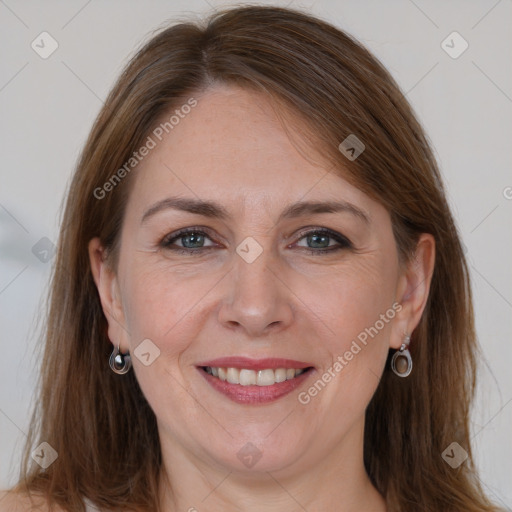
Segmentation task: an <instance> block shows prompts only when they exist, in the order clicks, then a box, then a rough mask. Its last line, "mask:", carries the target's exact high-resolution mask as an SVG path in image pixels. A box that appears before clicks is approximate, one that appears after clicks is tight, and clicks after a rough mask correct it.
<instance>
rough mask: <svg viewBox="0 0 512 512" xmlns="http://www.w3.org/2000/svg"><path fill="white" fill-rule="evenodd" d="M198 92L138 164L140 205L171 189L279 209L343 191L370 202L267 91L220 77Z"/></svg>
mask: <svg viewBox="0 0 512 512" xmlns="http://www.w3.org/2000/svg"><path fill="white" fill-rule="evenodd" d="M194 99H195V100H196V101H197V105H196V106H195V107H193V108H192V109H190V110H189V109H186V110H187V111H188V113H187V114H183V113H182V115H181V116H180V118H179V121H178V123H177V124H173V127H172V129H169V128H168V129H169V133H164V135H163V137H162V140H161V141H159V140H157V139H155V140H156V142H157V143H156V146H155V147H154V148H153V149H152V150H151V152H150V153H149V155H148V156H146V157H145V158H144V160H143V161H142V163H141V164H140V165H139V166H138V168H137V171H136V176H135V183H134V188H133V189H132V194H131V196H132V197H131V199H130V202H131V203H133V204H134V205H135V206H139V207H140V208H142V207H143V205H147V204H148V202H151V201H155V200H158V199H163V198H164V197H165V196H166V195H184V196H186V197H194V196H195V197H197V198H201V199H203V198H211V199H216V201H217V202H222V203H224V204H226V205H227V207H228V208H230V207H233V208H236V206H237V205H238V204H242V203H243V205H244V206H251V205H253V206H254V207H255V208H274V207H280V208H281V209H282V208H283V207H284V206H285V204H286V203H290V202H292V201H298V200H301V199H308V200H313V199H320V198H321V199H323V200H327V199H333V200H334V199H340V195H341V197H342V198H343V199H345V200H347V201H352V202H358V203H359V204H360V205H362V206H363V207H364V206H366V207H367V208H369V207H370V206H371V204H370V202H369V201H370V199H369V198H368V197H367V196H366V195H365V194H363V192H361V191H360V190H359V189H357V188H356V187H354V186H353V185H351V184H349V183H348V182H347V181H346V180H344V179H342V178H341V177H340V175H339V174H340V173H339V170H337V171H335V170H334V169H333V168H332V166H331V165H330V164H328V163H327V160H326V159H324V158H323V157H322V154H321V152H320V150H319V149H318V148H315V147H313V146H312V145H311V144H307V143H305V141H304V138H303V136H302V135H301V133H302V129H303V123H302V125H301V124H300V121H298V119H293V118H289V119H287V120H286V122H285V125H283V122H282V119H280V117H278V115H277V114H276V111H275V110H274V108H273V104H272V103H270V102H269V100H268V99H266V98H265V97H264V96H263V95H261V94H259V93H256V92H254V91H250V90H246V89H241V88H237V87H228V86H225V85H222V86H216V87H214V88H212V89H209V90H207V91H206V92H205V93H202V94H198V95H194ZM185 101H186V100H185ZM177 108H178V110H179V107H177ZM174 110H176V109H174ZM174 110H173V111H174ZM173 111H171V112H169V113H168V114H166V115H165V116H164V117H163V118H162V121H163V122H165V121H166V120H168V119H169V117H170V115H171V114H172V112H173ZM176 120H177V118H176V119H175V121H176Z"/></svg>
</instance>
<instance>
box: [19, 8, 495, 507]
mask: <svg viewBox="0 0 512 512" xmlns="http://www.w3.org/2000/svg"><path fill="white" fill-rule="evenodd" d="M212 84H228V85H236V86H239V87H246V88H251V89H252V90H257V91H259V92H262V93H264V94H265V95H267V97H268V98H269V99H272V101H275V102H277V103H278V104H280V105H282V106H284V107H285V108H286V109H288V110H289V111H290V112H293V113H295V114H296V115H298V116H300V117H301V119H302V120H303V126H304V127H305V128H307V129H308V130H309V133H312V134H314V141H313V142H314V143H315V144H316V145H317V147H318V148H322V152H323V153H322V155H323V157H325V161H326V162H329V163H330V164H332V166H333V168H334V172H339V173H340V175H343V177H344V178H345V179H348V180H349V181H350V182H351V183H353V184H354V185H355V186H357V187H358V188H359V189H361V190H362V191H364V192H365V193H367V194H368V195H369V196H370V197H372V198H373V199H375V200H376V201H378V202H379V203H381V204H382V205H383V206H384V207H385V208H386V209H387V211H388V212H389V214H390V217H391V221H392V226H393V234H394V237H395V240H396V246H397V250H398V254H399V256H400V261H401V262H408V261H410V258H411V257H412V255H413V254H414V249H415V247H416V242H417V241H418V237H419V235H420V234H421V233H430V234H432V235H433V237H434V238H435V242H436V250H437V253H436V262H435V269H434V272H433V276H432V281H431V286H430V295H429V298H428V302H427V304H426V307H425V310H424V312H423V315H422V318H421V320H420V323H419V325H418V327H417V328H416V329H415V331H414V332H413V335H412V339H411V344H410V350H411V354H412V358H413V361H414V370H413V372H412V373H411V375H410V376H409V377H408V378H405V379H401V378H398V377H397V376H396V375H394V374H393V373H392V372H391V371H390V369H389V364H387V365H386V369H385V370H384V373H383V375H382V378H381V380H380V383H379V385H378V388H377V390H376V392H375V394H374V396H373V398H372V400H371V402H370V404H369V406H368V408H367V410H366V418H365V437H364V463H365V467H366V470H367V472H368V475H369V477H370V479H371V481H372V482H373V484H374V485H375V487H376V488H377V489H378V490H379V491H380V492H381V493H382V495H383V496H384V497H385V500H386V503H387V506H388V510H389V511H390V512H399V511H401V512H434V511H435V512H440V511H442V512H446V511H460V512H462V511H464V512H476V511H493V510H497V509H496V508H495V507H494V506H493V505H492V504H491V503H490V502H489V501H488V499H487V498H486V497H485V494H484V492H483V491H482V486H481V484H480V483H479V479H478V477H477V473H476V470H475V467H474V463H473V461H472V456H471V445H470V432H469V412H470V403H471V401H472V398H473V395H474V389H475V375H476V357H477V353H478V352H477V350H478V346H477V342H476V337H475V329H474V313H473V306H472V296H471V286H470V280H469V272H468V267H467V263H466V260H465V257H464V252H463V250H462V248H461V242H460V238H459V234H458V230H457V227H456V225H455V223H454V220H453V217H452V215H451V212H450V210H449V207H448V203H447V200H446V196H445V191H444V186H443V183H442V179H441V176H440V173H439V170H438V166H437V164H436V161H435V158H434V156H433V152H432V149H431V147H430V143H429V141H428V140H427V138H426V136H425V134H424V132H423V129H422V128H421V126H420V124H419V123H418V121H417V119H416V118H415V115H414V113H413V111H412V109H411V107H410V105H409V104H408V102H407V100H406V98H405V97H404V94H403V93H402V92H401V91H400V89H399V87H398V85H397V84H396V83H395V81H394V80H393V78H392V77H391V76H390V74H389V73H388V72H387V71H386V69H385V68H384V67H383V65H382V64H380V62H379V61H378V60H377V59H376V58H375V57H374V56H372V55H371V54H370V53H369V52H368V50H366V49H365V48H364V47H363V46H362V45H361V44H360V43H358V42H357V41H355V40H354V39H353V38H352V37H351V36H350V35H348V34H346V33H345V32H343V31H341V30H340V29H338V28H335V27H334V26H332V25H331V24H329V23H327V22H325V21H323V20H320V19H318V18H316V17H313V16H311V15H309V14H306V13H304V12H301V11H299V10H292V9H287V8H279V7H263V6H243V7H237V8H232V9H227V10H223V11H218V12H214V13H213V14H211V15H210V16H209V17H208V18H207V19H206V20H205V21H195V20H188V21H183V22H179V23H177V24H174V25H172V26H168V27H167V28H164V29H162V30H160V31H159V32H157V33H156V35H152V37H151V38H150V39H149V41H148V42H146V43H145V44H144V45H143V46H142V47H141V48H140V49H139V50H138V51H137V52H136V54H135V56H134V57H133V58H132V59H131V60H130V62H129V63H128V64H127V66H126V68H125V69H124V71H123V72H122V74H121V76H120V77H119V79H118V81H117V83H116V84H115V86H114V88H113V90H112V91H111V92H110V94H109V96H108V98H107V100H106V101H105V104H104V105H103V107H102V109H101V111H100V113H99V115H98V117H97V119H96V121H95V123H94V126H93V128H92V131H91V133H90V135H89V137H88V140H87V142H86V144H85V147H84V149H83V152H82V154H81V156H80V159H79V162H78V165H77V168H76V170H75V172H74V175H73V178H72V181H71V183H70V187H69V191H68V195H67V200H66V203H65V210H64V215H63V220H62V225H61V231H60V236H59V241H58V248H57V254H56V259H55V262H54V268H53V273H52V276H51V288H50V293H49V296H48V303H47V311H46V317H45V318H46V322H45V329H44V337H45V339H44V355H43V356H42V368H41V373H40V383H39V386H38V395H37V400H36V401H35V406H34V411H33V416H32V423H31V429H30V433H29V436H28V439H27V445H26V450H25V454H24V458H23V461H22V466H21V472H20V478H19V481H18V483H17V484H16V487H15V488H14V490H17V491H20V492H28V493H29V494H30V493H36V494H41V493H42V494H43V495H44V496H46V497H47V499H48V502H49V503H50V504H52V505H53V504H56V505H60V506H61V507H63V508H64V509H65V510H69V511H73V512H74V511H83V510H84V505H83V498H84V497H87V498H88V499H89V500H91V502H93V503H94V504H96V505H97V506H99V507H101V508H102V509H104V510H135V511H158V510H159V504H158V495H159V489H158V480H159V474H160V469H161V453H160V444H159V438H158V430H157V425H156V419H155V415H154V413H153V411H152V410H151V408H150V406H149V404H148V403H147V401H146V399H145V397H144V396H143V393H142V391H141V389H140V387H139V385H138V383H137V380H136V377H135V374H134V372H130V373H128V374H126V375H125V376H123V378H120V377H119V376H118V375H116V374H114V373H113V372H112V371H111V369H110V368H109V365H108V358H109V355H110V353H111V350H112V344H111V342H110V341H109V339H108V336H107V320H106V318H105V316H104V314H103V311H102V308H101V305H100V300H99V295H98V292H97V288H96V286H95V283H94V280H93V277H92V273H91V269H90V262H89V256H88V242H89V241H90V240H91V239H92V238H94V237H96V236H98V237H100V240H101V242H102V244H103V246H104V247H106V249H107V254H108V258H109V260H108V261H109V263H110V264H111V266H112V268H113V269H115V268H116V264H117V256H116V255H117V251H118V243H119V238H120V236H119V235H120V228H121V225H122V222H123V216H124V210H125V207H126V204H127V198H128V195H129V192H130V183H132V182H133V179H132V178H133V175H134V173H136V172H137V170H136V169H134V170H132V171H131V173H129V174H128V175H127V176H126V177H125V178H124V179H123V180H122V181H121V182H120V183H116V184H115V186H113V187H111V188H112V190H109V192H108V193H106V194H103V195H104V197H102V198H100V199H99V198H98V192H97V190H98V188H101V187H103V186H104V184H105V183H106V182H108V181H109V180H110V179H111V177H112V176H113V175H114V174H115V173H116V172H117V171H118V169H120V168H122V166H123V165H124V164H125V163H126V162H127V161H129V159H130V158H131V157H132V155H133V152H134V151H136V150H137V149H138V148H140V147H141V145H142V144H143V143H144V141H145V140H146V139H147V137H148V134H150V133H152V130H153V129H154V128H155V126H156V125H157V122H158V121H159V120H161V118H162V116H164V115H165V114H166V113H168V112H170V111H171V110H172V109H173V108H176V107H178V106H180V105H182V104H183V101H184V98H189V97H191V96H193V95H194V94H197V93H199V92H201V91H205V90H206V89H207V88H208V87H209V86H211V85H212ZM350 134H354V135H356V136H357V137H358V138H359V139H360V140H361V141H363V143H364V144H365V147H366V148H365V150H364V152H363V153H362V154H361V155H360V156H359V157H358V158H357V159H355V160H353V161H350V160H349V159H347V158H346V156H345V155H343V154H342V153H341V152H340V151H339V149H338V146H339V144H340V143H341V142H342V141H343V140H345V139H346V137H347V136H349V135H350ZM342 172H343V174H341V173H342ZM95 191H96V192H95ZM392 353H393V351H392V350H390V354H389V355H390V356H391V355H392ZM388 363H389V360H388ZM42 441H46V442H48V443H49V444H50V445H51V446H52V447H53V448H54V449H55V450H56V451H57V452H58V458H57V460H55V462H54V463H53V464H51V465H50V466H49V467H48V468H47V469H46V470H44V469H42V468H41V467H40V466H39V465H37V464H36V463H34V462H33V461H32V459H31V457H30V453H31V450H33V448H34V447H35V446H37V444H39V443H40V442H42ZM454 441H456V442H457V443H459V444H460V445H461V446H462V447H463V448H464V449H465V450H466V452H467V453H468V454H469V458H468V459H467V460H466V461H465V462H464V463H463V464H462V465H461V466H460V467H459V468H457V469H453V468H452V467H451V466H450V465H448V464H447V463H446V462H445V461H444V460H443V458H442V456H441V455H442V452H443V451H444V450H445V449H446V447H448V446H449V445H450V444H451V443H452V442H454Z"/></svg>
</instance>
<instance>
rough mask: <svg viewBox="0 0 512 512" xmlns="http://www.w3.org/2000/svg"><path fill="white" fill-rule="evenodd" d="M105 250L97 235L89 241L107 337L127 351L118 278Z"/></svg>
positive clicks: (127, 340)
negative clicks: (108, 261) (107, 259)
mask: <svg viewBox="0 0 512 512" xmlns="http://www.w3.org/2000/svg"><path fill="white" fill-rule="evenodd" d="M105 255H106V252H105V249H104V247H103V246H102V245H101V242H100V239H99V238H98V237H96V238H93V239H92V240H91V241H90V242H89V261H90V264H91V271H92V275H93V279H94V282H95V284H96V288H97V289H98V293H99V296H100V301H101V307H102V309H103V313H104V314H105V317H106V319H107V322H108V337H109V338H110V341H111V342H112V344H113V345H115V346H117V345H118V344H119V347H120V348H119V349H120V351H121V352H122V353H125V352H127V351H128V347H129V339H128V331H127V329H126V326H125V315H124V310H123V305H122V302H121V293H120V289H119V283H118V278H117V276H116V274H115V272H114V271H113V270H112V269H111V268H110V266H109V264H108V263H107V261H106V258H105Z"/></svg>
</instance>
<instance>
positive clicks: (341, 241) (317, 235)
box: [298, 228, 352, 255]
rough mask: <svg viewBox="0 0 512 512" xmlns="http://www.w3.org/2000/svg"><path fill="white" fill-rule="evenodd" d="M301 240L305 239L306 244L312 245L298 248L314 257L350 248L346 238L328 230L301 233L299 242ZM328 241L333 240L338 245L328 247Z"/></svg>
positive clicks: (350, 245)
mask: <svg viewBox="0 0 512 512" xmlns="http://www.w3.org/2000/svg"><path fill="white" fill-rule="evenodd" d="M302 239H306V242H307V243H308V244H310V243H311V244H312V245H308V246H307V247H304V246H298V247H304V249H305V250H306V251H307V252H309V253H310V254H314V255H319V254H325V253H331V252H334V251H339V250H341V249H350V248H352V244H351V242H350V241H349V240H348V238H346V237H344V236H343V235H340V234H339V233H336V232H334V231H331V230H330V229H325V228H322V229H314V230H311V231H306V232H304V233H301V234H300V238H299V241H300V240H302ZM329 239H331V240H335V241H336V242H337V243H338V245H330V242H329Z"/></svg>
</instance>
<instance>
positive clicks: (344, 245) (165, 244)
mask: <svg viewBox="0 0 512 512" xmlns="http://www.w3.org/2000/svg"><path fill="white" fill-rule="evenodd" d="M190 234H196V235H202V236H206V237H207V238H209V239H210V240H211V237H210V236H208V233H206V232H205V231H204V230H202V229H200V228H185V229H181V230H180V231H178V232H176V233H172V234H171V235H168V236H166V237H165V238H164V239H163V240H162V241H161V242H160V244H159V245H160V247H162V248H163V249H168V250H171V251H174V252H177V253H179V254H187V255H201V254H203V253H204V252H205V251H208V250H210V249H214V248H215V247H214V246H209V247H201V248H199V249H191V248H178V247H172V243H173V242H175V241H176V240H179V239H180V238H184V237H185V236H186V235H190ZM312 234H315V235H327V236H329V237H330V238H332V239H334V240H335V241H336V242H338V243H339V244H340V245H339V246H337V247H336V246H334V247H329V248H325V249H312V248H308V247H301V248H302V249H303V250H305V251H306V252H308V253H309V254H313V255H315V256H318V255H319V253H320V254H326V253H332V252H336V251H340V250H342V249H351V248H352V243H351V242H350V240H348V238H346V237H344V236H343V235H340V234H339V233H336V232H335V231H331V230H330V229H327V228H318V229H312V230H309V231H303V232H301V233H300V234H299V239H298V240H297V241H300V240H302V239H303V238H305V237H306V236H308V235H312ZM212 241H213V240H212Z"/></svg>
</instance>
